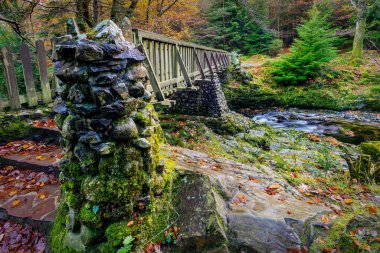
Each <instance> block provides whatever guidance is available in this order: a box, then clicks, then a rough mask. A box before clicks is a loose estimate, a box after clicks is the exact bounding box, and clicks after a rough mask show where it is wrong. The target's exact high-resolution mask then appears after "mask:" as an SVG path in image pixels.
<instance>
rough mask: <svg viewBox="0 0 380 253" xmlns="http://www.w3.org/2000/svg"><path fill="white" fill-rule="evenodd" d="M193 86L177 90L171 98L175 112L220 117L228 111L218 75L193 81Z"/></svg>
mask: <svg viewBox="0 0 380 253" xmlns="http://www.w3.org/2000/svg"><path fill="white" fill-rule="evenodd" d="M194 86H195V87H196V89H194V88H185V89H179V90H177V91H176V92H175V93H174V94H173V95H172V96H171V99H173V100H175V101H176V102H175V105H174V106H173V108H172V111H173V112H175V113H181V114H189V115H202V116H210V117H220V116H222V115H223V114H224V113H228V112H230V110H229V109H228V105H227V100H226V98H225V96H224V93H223V90H222V87H221V83H220V81H219V78H218V75H217V74H214V76H208V77H207V79H204V80H202V79H197V80H195V81H194Z"/></svg>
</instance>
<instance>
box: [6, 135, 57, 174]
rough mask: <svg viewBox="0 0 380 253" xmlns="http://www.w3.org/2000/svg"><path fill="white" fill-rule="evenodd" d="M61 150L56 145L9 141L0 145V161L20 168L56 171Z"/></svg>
mask: <svg viewBox="0 0 380 253" xmlns="http://www.w3.org/2000/svg"><path fill="white" fill-rule="evenodd" d="M62 156H63V150H62V149H61V148H60V147H58V146H56V145H44V144H42V143H37V142H33V141H16V142H10V143H8V144H7V145H5V146H1V147H0V163H1V164H2V165H11V166H15V167H18V168H20V169H31V170H35V171H45V172H54V171H55V172H57V171H56V170H57V168H58V163H59V161H60V159H61V158H62Z"/></svg>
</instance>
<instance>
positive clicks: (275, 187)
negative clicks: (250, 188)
mask: <svg viewBox="0 0 380 253" xmlns="http://www.w3.org/2000/svg"><path fill="white" fill-rule="evenodd" d="M280 187H281V185H279V184H274V185H271V186H269V189H271V190H275V189H278V188H280Z"/></svg>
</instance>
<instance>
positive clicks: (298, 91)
mask: <svg viewBox="0 0 380 253" xmlns="http://www.w3.org/2000/svg"><path fill="white" fill-rule="evenodd" d="M270 61H271V59H270V58H268V57H266V56H253V57H249V58H247V57H244V58H243V61H242V66H243V67H244V68H245V69H246V70H248V71H249V72H250V73H251V74H253V76H254V82H253V84H242V83H238V82H231V83H229V84H228V85H225V86H224V87H223V88H224V92H225V94H226V98H227V100H228V101H229V105H230V107H232V108H234V109H235V110H238V109H240V108H266V107H270V106H279V107H298V108H306V109H329V110H336V111H342V110H368V111H375V112H379V111H380V66H379V65H378V64H379V63H380V56H379V54H378V53H377V52H375V51H367V52H366V53H365V63H364V64H363V65H361V66H354V65H352V64H350V61H349V53H343V54H341V55H340V56H339V57H338V58H337V59H335V60H334V61H333V62H331V63H330V68H331V70H330V71H328V72H326V73H325V74H324V75H323V76H320V77H318V78H316V79H315V81H313V82H311V83H309V84H306V85H304V86H290V87H283V86H278V85H277V84H276V83H275V82H274V81H273V80H272V78H271V76H270V74H269V72H270Z"/></svg>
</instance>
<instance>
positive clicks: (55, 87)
mask: <svg viewBox="0 0 380 253" xmlns="http://www.w3.org/2000/svg"><path fill="white" fill-rule="evenodd" d="M51 48H52V56H51V57H52V59H54V58H55V56H54V55H55V54H56V52H55V51H56V50H55V39H54V38H52V39H51ZM58 87H59V82H58V78H57V77H56V76H55V74H53V80H52V83H51V88H52V90H55V89H57V88H58Z"/></svg>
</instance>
